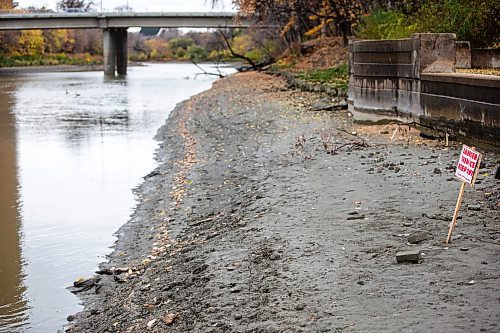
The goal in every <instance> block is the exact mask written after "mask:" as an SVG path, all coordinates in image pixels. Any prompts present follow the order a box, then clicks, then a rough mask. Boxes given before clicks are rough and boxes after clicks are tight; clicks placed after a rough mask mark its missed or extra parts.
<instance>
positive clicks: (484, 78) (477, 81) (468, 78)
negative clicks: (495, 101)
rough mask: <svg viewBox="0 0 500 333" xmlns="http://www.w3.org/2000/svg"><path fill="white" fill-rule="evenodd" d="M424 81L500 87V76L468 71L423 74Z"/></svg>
mask: <svg viewBox="0 0 500 333" xmlns="http://www.w3.org/2000/svg"><path fill="white" fill-rule="evenodd" d="M420 78H421V79H422V80H423V81H435V82H449V83H456V84H463V85H469V86H478V87H491V88H496V89H500V76H495V75H482V74H467V73H432V74H421V76H420Z"/></svg>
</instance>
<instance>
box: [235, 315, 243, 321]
mask: <svg viewBox="0 0 500 333" xmlns="http://www.w3.org/2000/svg"><path fill="white" fill-rule="evenodd" d="M241 318H243V316H242V315H241V314H239V313H237V314H235V315H234V319H235V320H240V319H241Z"/></svg>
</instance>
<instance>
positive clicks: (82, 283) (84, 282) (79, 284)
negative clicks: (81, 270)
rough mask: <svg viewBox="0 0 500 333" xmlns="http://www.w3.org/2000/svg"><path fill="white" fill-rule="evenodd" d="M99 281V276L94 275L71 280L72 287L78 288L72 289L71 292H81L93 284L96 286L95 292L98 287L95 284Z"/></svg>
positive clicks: (90, 287)
mask: <svg viewBox="0 0 500 333" xmlns="http://www.w3.org/2000/svg"><path fill="white" fill-rule="evenodd" d="M99 281H101V277H100V276H94V277H91V278H89V279H80V280H77V281H75V282H73V287H75V288H79V289H75V290H72V291H71V292H72V293H73V294H77V293H81V292H84V291H87V290H90V289H92V288H93V287H94V286H95V287H96V292H97V291H98V289H100V288H98V286H99V285H98V284H97V283H98V282H99Z"/></svg>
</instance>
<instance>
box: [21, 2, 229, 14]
mask: <svg viewBox="0 0 500 333" xmlns="http://www.w3.org/2000/svg"><path fill="white" fill-rule="evenodd" d="M101 1H102V8H103V11H112V10H113V8H115V7H118V6H126V5H127V0H93V2H94V4H95V9H96V10H97V11H100V10H101ZM18 2H19V6H20V7H28V6H35V7H42V6H45V7H46V8H51V9H55V8H56V3H57V2H58V1H57V0H18ZM219 2H220V3H221V5H219V6H216V7H215V8H213V9H212V5H211V0H128V5H129V6H130V7H132V9H133V10H134V11H136V12H162V11H163V12H207V11H234V10H233V7H232V5H231V0H220V1H219Z"/></svg>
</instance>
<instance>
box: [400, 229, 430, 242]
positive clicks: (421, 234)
mask: <svg viewBox="0 0 500 333" xmlns="http://www.w3.org/2000/svg"><path fill="white" fill-rule="evenodd" d="M428 238H429V236H428V235H427V232H426V231H414V232H412V233H411V234H410V235H409V236H408V237H407V238H406V239H407V240H408V243H410V244H416V243H419V242H421V241H424V240H427V239H428Z"/></svg>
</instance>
